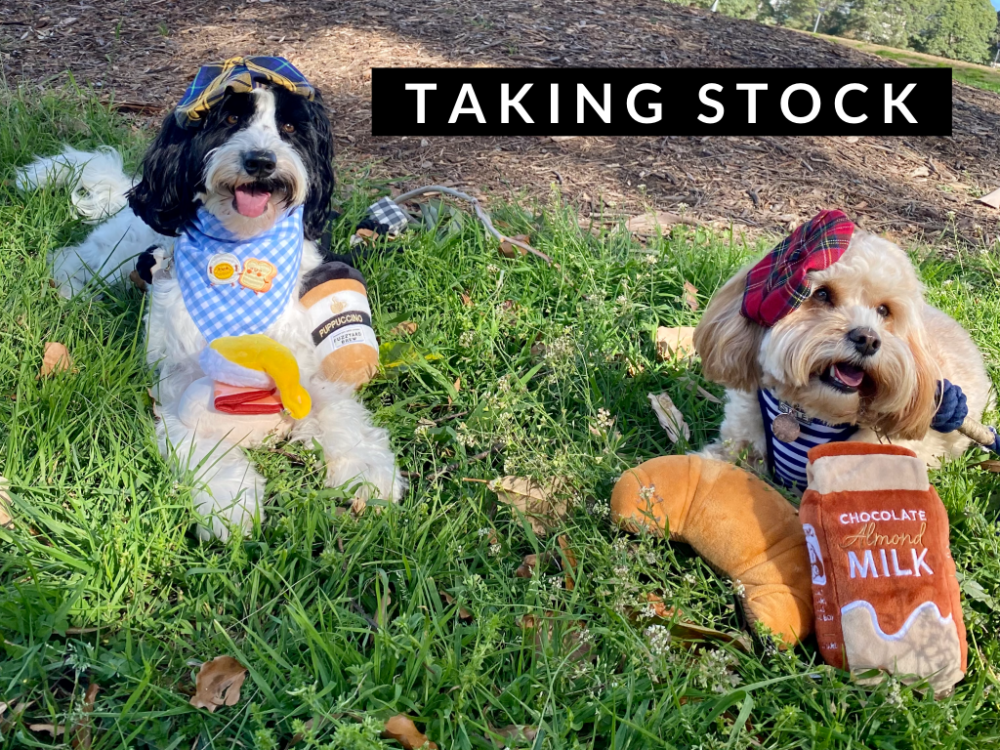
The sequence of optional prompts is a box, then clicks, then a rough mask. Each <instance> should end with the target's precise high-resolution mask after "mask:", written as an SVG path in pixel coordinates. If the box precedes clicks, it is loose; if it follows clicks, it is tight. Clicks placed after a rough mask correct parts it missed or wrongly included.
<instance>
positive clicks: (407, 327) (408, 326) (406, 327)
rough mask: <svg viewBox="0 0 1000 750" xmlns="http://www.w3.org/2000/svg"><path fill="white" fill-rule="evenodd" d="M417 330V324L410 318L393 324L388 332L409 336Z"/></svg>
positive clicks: (393, 334) (394, 334)
mask: <svg viewBox="0 0 1000 750" xmlns="http://www.w3.org/2000/svg"><path fill="white" fill-rule="evenodd" d="M416 332H417V324H416V323H414V322H413V321H412V320H404V321H403V322H402V323H400V324H399V325H396V326H393V327H392V328H391V329H390V330H389V333H390V335H392V336H410V335H412V334H414V333H416Z"/></svg>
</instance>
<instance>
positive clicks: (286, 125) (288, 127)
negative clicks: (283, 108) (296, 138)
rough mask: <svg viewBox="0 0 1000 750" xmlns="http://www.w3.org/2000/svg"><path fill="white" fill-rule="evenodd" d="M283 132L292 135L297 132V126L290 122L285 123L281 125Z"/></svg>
mask: <svg viewBox="0 0 1000 750" xmlns="http://www.w3.org/2000/svg"><path fill="white" fill-rule="evenodd" d="M281 132H282V133H286V134H288V135H291V134H292V133H294V132H295V126H294V125H292V123H290V122H284V123H282V124H281Z"/></svg>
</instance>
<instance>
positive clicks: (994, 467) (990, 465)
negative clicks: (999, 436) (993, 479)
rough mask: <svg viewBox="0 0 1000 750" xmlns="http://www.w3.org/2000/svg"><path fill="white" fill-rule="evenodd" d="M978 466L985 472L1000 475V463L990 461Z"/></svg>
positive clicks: (981, 462)
mask: <svg viewBox="0 0 1000 750" xmlns="http://www.w3.org/2000/svg"><path fill="white" fill-rule="evenodd" d="M976 465H977V466H978V467H979V468H980V469H982V470H983V471H988V472H990V473H991V474H1000V461H996V460H994V459H988V460H986V461H980V462H979V463H978V464H976Z"/></svg>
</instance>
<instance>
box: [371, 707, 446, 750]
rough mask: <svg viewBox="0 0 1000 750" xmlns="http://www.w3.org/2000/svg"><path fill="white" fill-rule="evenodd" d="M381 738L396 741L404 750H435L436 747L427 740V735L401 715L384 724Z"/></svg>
mask: <svg viewBox="0 0 1000 750" xmlns="http://www.w3.org/2000/svg"><path fill="white" fill-rule="evenodd" d="M382 737H383V738H384V739H389V740H396V742H398V743H399V744H400V745H402V746H403V747H404V748H406V750H417V748H421V747H425V748H428V749H429V750H437V745H436V744H434V743H433V742H431V741H430V740H429V739H427V735H426V734H424V733H423V732H421V731H420V730H419V729H417V725H416V724H414V723H413V722H412V721H411V720H410V719H408V718H407V717H405V716H403V715H402V714H396V715H395V716H393V717H392V718H391V719H388V720H387V721H386V722H385V728H384V729H383V730H382Z"/></svg>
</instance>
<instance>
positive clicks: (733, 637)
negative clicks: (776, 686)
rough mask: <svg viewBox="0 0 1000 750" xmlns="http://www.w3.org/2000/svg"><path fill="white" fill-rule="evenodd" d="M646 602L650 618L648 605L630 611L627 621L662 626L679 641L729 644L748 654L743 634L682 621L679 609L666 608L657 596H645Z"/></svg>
mask: <svg viewBox="0 0 1000 750" xmlns="http://www.w3.org/2000/svg"><path fill="white" fill-rule="evenodd" d="M646 601H647V602H649V605H652V610H653V611H652V616H650V615H649V613H648V608H649V605H647V606H646V607H643V609H642V610H634V609H633V610H631V611H630V612H629V619H631V620H632V621H633V622H636V623H639V624H644V625H648V624H650V623H652V624H656V625H664V626H666V627H667V628H668V629H669V630H670V635H671V636H672V637H674V638H677V639H678V640H681V641H716V642H718V643H730V644H732V645H733V646H735V647H736V648H738V649H739V650H740V651H743V652H744V653H750V639H749V638H748V637H747V635H746V634H745V633H731V632H726V631H723V630H715V629H714V628H706V627H704V626H702V625H696V624H694V623H693V622H689V621H688V620H685V619H682V616H683V613H682V612H681V611H680V610H679V609H674V608H673V607H668V606H667V605H666V604H664V602H663V599H661V598H660V597H659V596H658V595H657V594H652V593H649V594H646Z"/></svg>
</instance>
